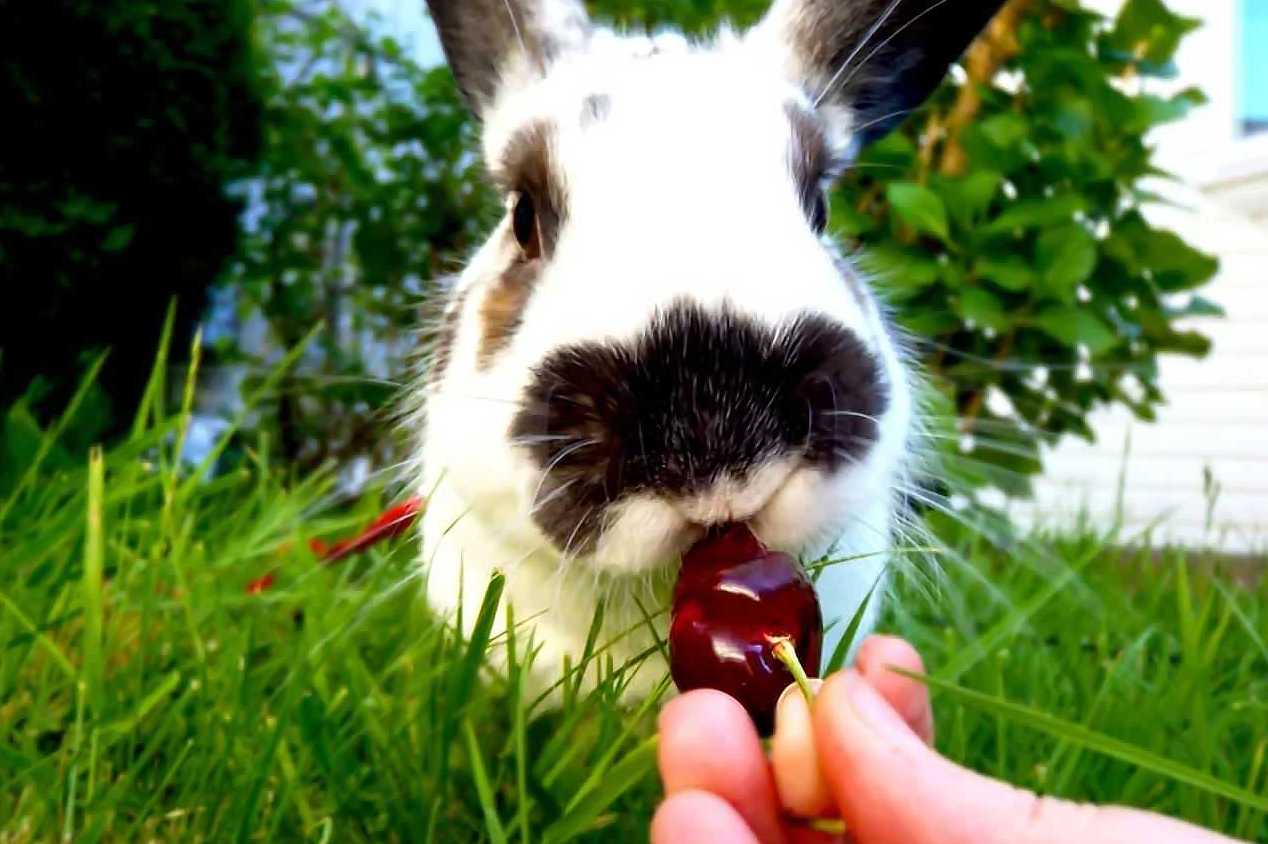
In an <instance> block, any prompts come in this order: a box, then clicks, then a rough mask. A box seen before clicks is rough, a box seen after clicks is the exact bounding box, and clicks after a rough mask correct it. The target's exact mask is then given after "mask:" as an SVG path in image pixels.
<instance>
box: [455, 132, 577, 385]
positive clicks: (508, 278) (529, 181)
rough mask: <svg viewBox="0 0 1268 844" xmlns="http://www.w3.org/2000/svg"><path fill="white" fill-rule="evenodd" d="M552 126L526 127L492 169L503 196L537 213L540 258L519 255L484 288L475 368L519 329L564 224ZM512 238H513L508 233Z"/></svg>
mask: <svg viewBox="0 0 1268 844" xmlns="http://www.w3.org/2000/svg"><path fill="white" fill-rule="evenodd" d="M553 139H554V127H553V126H552V125H551V124H549V123H547V122H544V121H542V122H536V123H531V124H529V125H527V126H524V127H522V128H521V129H519V130H518V131H516V132H515V134H514V135H512V136H511V140H510V141H509V142H508V143H507V145H506V148H505V149H504V150H503V151H502V156H501V158H500V159H499V161H498V162H497V163H496V165H495V166H494V167H492V168H491V170H492V176H493V179H494V181H495V182H497V184H498V185H499V186H500V187H501V188H502V190H503V191H505V192H507V193H526V194H528V195H529V196H531V197H532V198H533V207H534V208H535V210H536V224H537V232H538V237H539V238H540V242H541V244H540V245H541V255H540V256H525V255H521V256H520V257H519V258H517V259H516V261H515V263H513V264H511V265H510V266H509V267H507V269H506V270H505V271H504V272H503V273H502V275H501V276H499V277H498V278H497V279H496V280H495V281H493V282H492V284H491V285H490V286H489V288H488V290H487V291H486V292H485V293H484V298H483V300H482V301H481V303H480V320H479V322H480V346H479V350H478V352H477V359H476V365H477V366H479V367H480V368H482V369H483V368H485V367H488V366H489V365H490V364H491V363H492V362H493V359H494V358H495V357H496V356H497V354H498V353H499V352H500V351H502V350H503V349H505V348H506V347H507V345H508V344H509V343H510V342H511V338H512V337H514V336H515V332H516V331H518V330H519V327H520V323H521V321H522V319H523V314H524V308H525V307H527V305H528V300H529V299H530V298H531V297H532V295H533V288H534V287H535V286H536V284H537V279H538V277H539V276H540V275H541V271H542V267H543V265H544V262H545V261H547V260H549V258H550V256H551V255H552V254H553V253H554V251H555V243H556V241H557V240H558V238H559V229H560V227H561V226H562V225H563V223H564V220H565V214H566V209H567V201H568V200H567V196H566V194H565V192H564V190H563V186H562V182H561V181H560V180H559V178H558V176H557V174H556V172H555V170H554V167H553V165H552V159H553V153H552V150H553V147H552V143H553ZM508 236H512V237H513V235H508Z"/></svg>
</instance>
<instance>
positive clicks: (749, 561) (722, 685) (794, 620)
mask: <svg viewBox="0 0 1268 844" xmlns="http://www.w3.org/2000/svg"><path fill="white" fill-rule="evenodd" d="M781 640H787V641H788V642H790V643H791V644H792V646H793V649H794V650H795V651H796V653H797V657H798V659H799V660H800V661H801V664H802V665H803V666H804V667H805V669H806V673H807V675H808V676H810V677H817V676H818V674H819V657H820V653H821V651H822V647H823V616H822V613H821V612H820V610H819V600H818V598H817V597H816V596H815V591H814V584H813V583H811V581H810V578H809V577H807V576H806V572H805V570H804V569H802V567H801V565H800V564H799V563H798V562H797V561H796V560H795V559H794V558H793V557H791V556H789V555H788V554H783V553H780V552H777V551H771V550H769V549H768V548H767V547H766V546H765V545H763V544H762V543H761V541H760V540H759V539H758V538H757V537H756V536H754V535H753V533H752V531H750V530H749V528H748V527H747V526H745V525H740V524H736V525H729V526H727V527H725V528H723V529H720V530H717V531H714V532H712V533H710V534H709V536H707V537H705V538H704V539H702V540H701V541H700V542H698V543H696V544H695V546H693V547H692V548H691V550H690V551H688V552H687V554H686V555H685V556H684V557H683V560H682V569H681V570H680V571H679V573H678V583H677V584H676V585H675V586H674V605H673V615H672V616H671V620H670V627H669V665H670V672H671V673H672V674H673V677H674V683H675V684H677V686H678V688H679V690H681V691H684V692H685V691H689V690H691V689H699V688H710V689H718V690H719V691H723V692H726V693H727V694H729V695H731V696H732V697H733V698H735V699H736V700H738V701H739V702H740V703H741V704H742V705H743V706H744V708H745V709H746V710H748V713H749V715H750V716H752V718H753V722H754V723H755V724H756V725H757V729H758V732H760V733H761V734H762V735H769V733H770V732H771V730H772V729H773V728H774V723H775V704H776V703H777V702H778V701H779V696H780V694H781V693H782V692H783V691H784V689H785V688H786V687H787V686H788V684H789V683H791V682H793V676H792V673H791V672H790V671H789V670H788V668H787V667H785V665H784V664H783V663H782V662H781V661H780V660H779V658H778V657H777V656H776V655H775V652H774V648H775V643H776V642H779V641H781Z"/></svg>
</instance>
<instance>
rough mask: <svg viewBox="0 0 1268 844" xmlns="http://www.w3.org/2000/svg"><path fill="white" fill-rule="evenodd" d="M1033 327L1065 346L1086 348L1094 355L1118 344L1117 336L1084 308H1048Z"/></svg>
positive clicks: (1037, 318) (1038, 317) (1036, 319)
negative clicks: (1082, 346)
mask: <svg viewBox="0 0 1268 844" xmlns="http://www.w3.org/2000/svg"><path fill="white" fill-rule="evenodd" d="M1035 325H1036V326H1038V327H1039V328H1041V329H1043V331H1044V332H1045V333H1047V334H1048V335H1049V336H1051V337H1054V338H1056V339H1057V340H1060V341H1061V342H1062V343H1064V344H1065V345H1067V346H1070V347H1072V348H1073V347H1074V346H1078V345H1080V344H1081V345H1084V346H1087V348H1088V350H1089V351H1090V352H1091V353H1092V354H1094V355H1099V354H1101V353H1103V352H1106V351H1108V350H1109V349H1112V348H1113V347H1114V346H1116V345H1117V344H1118V335H1117V334H1115V333H1114V332H1113V331H1111V330H1110V329H1109V326H1107V325H1106V324H1105V323H1104V322H1103V321H1102V320H1101V319H1100V318H1098V317H1097V316H1096V315H1095V314H1093V313H1091V312H1090V311H1088V310H1087V309H1084V308H1048V309H1047V310H1045V311H1043V312H1041V313H1040V314H1039V315H1038V316H1037V317H1035Z"/></svg>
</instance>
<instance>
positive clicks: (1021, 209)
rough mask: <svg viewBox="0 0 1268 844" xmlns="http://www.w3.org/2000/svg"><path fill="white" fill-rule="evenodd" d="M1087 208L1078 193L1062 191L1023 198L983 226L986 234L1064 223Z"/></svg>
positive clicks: (1085, 202)
mask: <svg viewBox="0 0 1268 844" xmlns="http://www.w3.org/2000/svg"><path fill="white" fill-rule="evenodd" d="M1086 208H1087V200H1086V199H1084V198H1083V197H1082V196H1080V195H1079V194H1076V193H1062V194H1057V195H1056V196H1053V197H1044V198H1040V199H1023V200H1020V201H1019V202H1016V203H1014V204H1013V205H1011V206H1009V207H1008V208H1007V209H1005V210H1004V212H1003V213H1001V214H1000V215H999V216H998V217H996V218H995V219H994V220H992V221H991V222H990V223H988V224H987V225H986V226H984V227H983V229H982V231H983V232H984V233H986V234H1000V233H1009V232H1013V231H1016V230H1019V229H1030V228H1038V227H1042V226H1051V225H1054V224H1056V223H1064V222H1068V221H1070V220H1073V219H1074V215H1075V214H1076V213H1077V212H1079V211H1083V210H1085V209H1086Z"/></svg>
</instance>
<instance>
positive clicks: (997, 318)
mask: <svg viewBox="0 0 1268 844" xmlns="http://www.w3.org/2000/svg"><path fill="white" fill-rule="evenodd" d="M956 312H957V313H958V314H959V315H960V316H962V317H964V319H966V320H971V321H972V322H973V323H975V324H977V325H982V326H986V327H987V328H991V329H993V330H995V331H1004V330H1005V329H1007V328H1008V326H1009V324H1010V320H1009V319H1008V314H1007V313H1006V312H1005V311H1004V306H1003V305H1002V304H1000V301H999V299H997V298H996V297H995V296H994V295H992V294H991V293H990V292H988V291H986V290H983V289H982V288H980V287H969V288H967V289H965V290H964V291H963V292H962V293H961V294H960V297H959V301H958V302H957V303H956Z"/></svg>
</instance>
